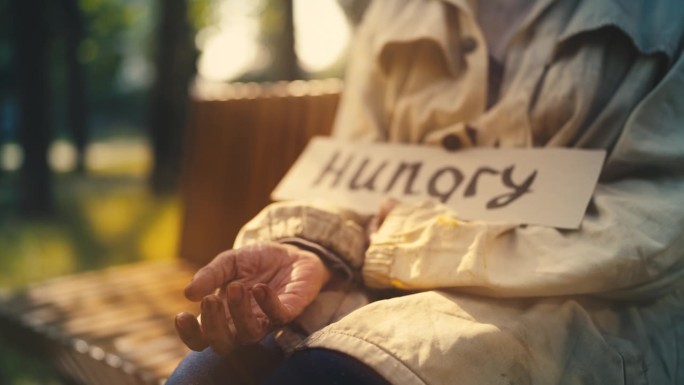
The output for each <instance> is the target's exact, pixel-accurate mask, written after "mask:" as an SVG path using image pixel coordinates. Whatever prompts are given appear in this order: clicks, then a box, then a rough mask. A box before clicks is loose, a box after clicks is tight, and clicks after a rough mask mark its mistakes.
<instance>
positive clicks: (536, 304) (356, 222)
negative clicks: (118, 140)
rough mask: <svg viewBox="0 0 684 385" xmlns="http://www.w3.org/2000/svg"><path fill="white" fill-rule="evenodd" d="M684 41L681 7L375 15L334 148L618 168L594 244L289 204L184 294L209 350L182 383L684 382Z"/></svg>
mask: <svg viewBox="0 0 684 385" xmlns="http://www.w3.org/2000/svg"><path fill="white" fill-rule="evenodd" d="M683 31H684V4H682V3H681V1H679V0H649V1H645V0H644V1H641V0H634V1H621V0H556V1H552V0H536V1H533V0H515V1H512V0H509V1H505V0H479V1H466V0H402V1H400V0H393V1H382V0H376V1H374V2H373V3H372V4H371V6H370V8H369V10H368V11H367V13H366V15H365V17H364V20H363V22H362V25H361V26H360V28H359V30H358V36H357V40H356V46H355V50H354V51H353V56H352V58H351V62H350V66H349V68H348V75H347V79H346V83H345V92H344V96H343V100H342V102H341V105H340V110H339V112H338V118H337V121H336V125H335V128H334V136H336V137H338V138H344V139H349V140H357V141H385V142H390V143H417V144H424V145H426V146H444V147H446V148H447V149H449V150H454V151H458V150H460V149H465V148H470V147H501V148H531V147H558V146H563V147H569V148H591V149H597V148H600V149H606V150H607V151H608V156H607V159H606V163H605V165H604V168H603V170H602V173H601V177H600V181H599V184H598V186H597V187H596V190H595V193H594V195H593V197H592V200H591V202H590V204H589V207H588V209H587V211H586V213H585V216H584V219H583V221H582V224H581V227H580V228H579V229H576V230H559V229H556V228H551V227H544V226H533V225H529V226H519V225H515V224H505V223H496V224H494V223H487V222H482V221H464V220H461V219H460V218H459V217H458V215H457V214H456V213H453V212H451V211H450V210H449V209H447V208H446V207H444V206H441V205H439V204H436V203H431V202H426V203H422V204H415V203H404V202H391V203H388V204H386V205H384V206H383V207H381V208H380V209H379V214H378V215H377V216H376V217H375V218H373V219H372V220H370V222H369V219H368V218H365V217H363V216H361V215H358V214H356V213H354V212H350V211H348V210H344V209H342V208H339V207H336V206H334V205H333V204H320V203H316V204H314V203H311V202H301V201H297V202H283V203H275V204H273V205H271V206H268V207H266V208H265V209H264V211H263V212H262V213H260V214H259V215H258V216H257V217H256V218H254V219H253V220H252V221H250V222H249V223H248V224H246V225H245V227H244V228H243V229H242V231H241V233H240V234H239V236H238V239H237V240H236V244H235V247H234V249H233V250H230V251H227V252H225V253H222V254H221V255H219V256H218V257H217V258H216V259H215V260H214V261H213V262H211V263H210V264H209V265H208V266H207V267H205V268H203V269H202V270H200V271H199V272H198V273H197V275H196V276H195V279H194V280H193V282H191V283H190V284H189V286H188V288H187V290H186V295H187V296H188V298H189V299H191V300H196V301H200V300H201V301H202V315H201V320H202V321H201V325H200V324H199V323H198V322H197V321H196V319H195V318H194V316H191V315H189V314H187V313H186V314H182V315H179V316H178V318H177V327H178V329H179V334H180V335H181V338H183V340H184V341H185V342H186V344H187V345H188V346H189V347H191V348H192V349H194V350H198V351H201V350H203V349H205V348H207V347H208V346H210V347H211V348H209V349H206V350H204V352H203V353H195V354H192V355H191V356H189V357H188V358H187V359H186V360H185V361H184V362H183V363H182V364H181V365H180V367H179V369H178V370H177V372H176V374H175V375H174V376H173V377H172V378H171V379H170V383H173V384H176V383H193V382H192V381H196V383H225V384H235V383H241V381H247V380H245V378H248V379H249V380H253V381H255V382H261V383H265V384H279V383H280V384H287V383H302V382H303V383H342V384H346V383H360V384H363V383H367V384H381V383H388V382H389V383H392V384H396V385H404V384H405V385H409V384H410V385H413V384H416V385H418V384H420V385H423V384H430V385H436V384H461V385H463V384H478V385H482V384H589V383H591V384H657V385H676V384H681V383H682V381H683V379H684V364H683V362H682V361H681V357H684V279H683V277H684V129H683V127H682V126H683V125H684V57H683V56H682V49H683V47H684V38H683V36H684V33H683ZM367 228H370V231H371V232H372V235H371V236H370V238H369V239H367V236H366V229H367ZM359 276H360V277H361V278H359ZM365 288H375V289H378V288H380V289H392V290H391V291H385V292H382V294H383V295H384V296H385V298H386V299H384V300H379V301H370V302H369V303H368V304H366V301H365V298H366V297H365V296H364V295H363V294H362V292H363V291H364V290H365ZM372 298H373V299H376V298H375V297H372ZM352 310H353V311H352ZM265 337H266V338H265ZM300 337H301V338H300ZM260 341H261V342H260ZM274 341H275V342H274ZM282 352H284V353H282ZM253 356H255V357H257V358H256V359H245V357H253ZM241 360H242V361H241ZM255 362H256V363H257V364H255ZM260 365H261V366H260ZM259 374H263V375H259Z"/></svg>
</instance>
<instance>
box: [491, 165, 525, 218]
mask: <svg viewBox="0 0 684 385" xmlns="http://www.w3.org/2000/svg"><path fill="white" fill-rule="evenodd" d="M514 167H515V166H510V167H508V168H507V169H505V170H504V171H503V174H502V175H501V180H502V182H503V184H504V185H505V186H506V187H510V188H512V189H513V192H511V193H506V194H502V195H499V196H498V197H494V198H492V199H491V200H490V201H489V202H487V208H488V209H498V208H501V207H504V206H507V205H509V204H510V203H512V202H513V201H514V200H516V199H518V198H520V197H521V196H522V195H523V194H525V193H528V192H530V191H531V190H530V186H532V182H534V179H535V178H536V177H537V170H534V172H533V173H532V174H531V175H530V176H528V177H527V179H525V181H524V182H523V183H522V184H519V185H517V184H515V182H513V178H512V174H513V168H514Z"/></svg>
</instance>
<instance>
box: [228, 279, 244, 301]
mask: <svg viewBox="0 0 684 385" xmlns="http://www.w3.org/2000/svg"><path fill="white" fill-rule="evenodd" d="M242 296H243V290H242V285H240V284H239V283H231V284H230V285H228V299H229V300H230V301H231V302H233V303H239V302H241V301H242Z"/></svg>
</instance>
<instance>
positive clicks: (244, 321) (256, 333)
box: [227, 282, 265, 343]
mask: <svg viewBox="0 0 684 385" xmlns="http://www.w3.org/2000/svg"><path fill="white" fill-rule="evenodd" d="M227 295H228V309H230V316H231V318H232V319H233V323H234V324H235V331H236V336H237V338H238V339H239V340H240V342H242V343H255V342H258V341H259V340H260V339H261V338H262V337H263V336H264V334H265V331H264V327H263V325H262V324H261V323H260V321H259V320H258V319H257V317H256V314H254V310H253V309H252V303H251V300H250V298H249V295H248V293H246V290H245V288H244V286H243V285H242V284H240V283H236V282H234V283H231V284H229V285H228V290H227Z"/></svg>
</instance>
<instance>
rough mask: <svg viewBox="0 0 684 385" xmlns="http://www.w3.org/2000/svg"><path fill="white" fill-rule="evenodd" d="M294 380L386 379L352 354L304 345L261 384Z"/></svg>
mask: <svg viewBox="0 0 684 385" xmlns="http://www.w3.org/2000/svg"><path fill="white" fill-rule="evenodd" d="M294 384H336V385H389V382H387V380H385V379H384V378H383V377H382V376H380V375H379V374H378V373H377V372H375V370H373V369H372V368H371V367H369V366H368V365H366V364H364V363H363V362H361V361H359V360H357V359H356V358H354V357H351V356H348V355H346V354H343V353H339V352H336V351H332V350H328V349H306V350H301V351H298V352H295V353H294V354H293V355H292V356H291V357H290V358H288V359H287V360H285V361H284V362H283V363H282V364H281V365H280V366H279V367H277V368H276V370H275V371H274V372H273V373H271V375H270V376H269V377H267V379H266V381H265V382H264V384H263V385H294Z"/></svg>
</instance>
